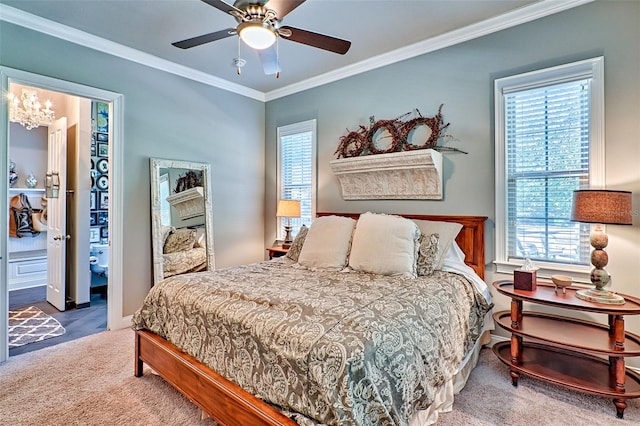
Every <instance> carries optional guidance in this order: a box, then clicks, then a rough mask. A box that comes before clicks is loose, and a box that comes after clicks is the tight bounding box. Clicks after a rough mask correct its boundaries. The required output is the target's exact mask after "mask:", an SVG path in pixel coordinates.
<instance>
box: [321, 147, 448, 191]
mask: <svg viewBox="0 0 640 426" xmlns="http://www.w3.org/2000/svg"><path fill="white" fill-rule="evenodd" d="M330 165H331V169H332V171H333V174H334V175H336V177H337V178H338V181H339V182H340V186H341V188H342V198H343V199H345V200H375V199H377V200H442V154H440V153H439V152H438V151H435V150H433V149H421V150H415V151H403V152H393V153H390V154H376V155H365V156H362V157H350V158H340V159H338V160H333V161H331V162H330Z"/></svg>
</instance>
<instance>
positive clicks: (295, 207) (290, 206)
mask: <svg viewBox="0 0 640 426" xmlns="http://www.w3.org/2000/svg"><path fill="white" fill-rule="evenodd" d="M276 216H278V217H300V201H298V200H278V209H277V210H276Z"/></svg>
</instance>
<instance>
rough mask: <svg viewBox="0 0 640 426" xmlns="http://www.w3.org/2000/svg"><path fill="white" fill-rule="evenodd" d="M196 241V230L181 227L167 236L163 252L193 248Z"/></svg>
mask: <svg viewBox="0 0 640 426" xmlns="http://www.w3.org/2000/svg"><path fill="white" fill-rule="evenodd" d="M195 243H196V230H195V229H189V228H180V229H176V230H175V231H173V232H172V233H171V234H169V236H167V239H166V241H165V242H164V250H163V253H175V252H177V251H185V250H189V249H192V248H193V245H194V244H195Z"/></svg>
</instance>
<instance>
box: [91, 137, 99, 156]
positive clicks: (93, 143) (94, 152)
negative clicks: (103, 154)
mask: <svg viewBox="0 0 640 426" xmlns="http://www.w3.org/2000/svg"><path fill="white" fill-rule="evenodd" d="M96 155H98V144H97V143H96V141H95V139H91V156H92V157H95V156H96Z"/></svg>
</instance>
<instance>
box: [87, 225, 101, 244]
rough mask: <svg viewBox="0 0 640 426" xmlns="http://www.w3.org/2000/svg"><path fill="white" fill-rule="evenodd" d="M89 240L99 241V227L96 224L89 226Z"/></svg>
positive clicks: (92, 241) (91, 241)
mask: <svg viewBox="0 0 640 426" xmlns="http://www.w3.org/2000/svg"><path fill="white" fill-rule="evenodd" d="M89 242H90V243H99V242H100V228H99V227H97V226H93V227H91V228H89Z"/></svg>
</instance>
